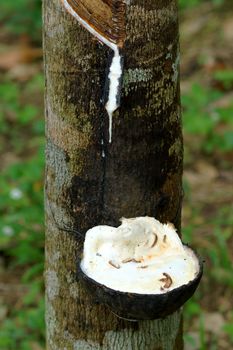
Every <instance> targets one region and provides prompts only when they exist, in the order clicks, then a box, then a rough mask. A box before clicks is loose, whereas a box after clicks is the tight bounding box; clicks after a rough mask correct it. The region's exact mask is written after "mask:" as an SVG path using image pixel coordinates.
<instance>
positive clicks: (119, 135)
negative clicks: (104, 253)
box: [44, 0, 183, 350]
mask: <svg viewBox="0 0 233 350" xmlns="http://www.w3.org/2000/svg"><path fill="white" fill-rule="evenodd" d="M125 3H126V41H125V45H124V49H123V54H124V77H123V87H122V98H121V106H120V108H119V109H118V110H117V111H116V112H115V113H114V116H113V132H112V143H111V144H110V143H109V142H108V116H107V113H106V110H105V108H104V106H103V105H102V104H101V102H100V101H101V98H102V94H103V86H104V81H105V76H106V67H107V66H108V61H109V56H111V54H112V53H111V50H110V49H109V48H108V47H106V46H103V45H101V44H100V43H98V42H97V41H96V40H95V38H93V36H92V35H91V34H89V33H88V32H87V31H86V30H85V29H83V28H82V27H81V26H80V25H79V24H78V23H77V22H76V21H75V20H74V19H73V18H72V17H71V16H70V15H69V14H68V13H66V12H65V10H64V9H63V7H62V5H61V3H60V0H44V52H45V79H46V92H45V105H46V125H47V127H46V136H47V147H46V179H45V197H46V198H45V203H46V227H47V229H46V230H47V234H46V268H45V281H46V323H47V349H49V350H71V349H72V350H79V349H80V350H87V349H93V350H97V349H101V350H125V349H132V350H145V349H146V350H170V349H171V350H181V349H182V348H183V345H182V329H181V328H182V325H181V313H180V311H178V312H176V313H175V314H173V315H171V316H169V317H167V318H166V319H164V320H155V321H142V322H128V321H124V320H122V319H119V318H117V317H116V316H115V315H113V314H112V313H111V312H110V311H109V310H108V309H107V308H106V307H104V306H102V305H97V304H94V303H93V302H92V301H91V300H90V299H89V297H88V295H86V293H85V291H84V290H83V289H82V286H81V285H80V283H79V282H78V281H77V280H76V266H75V264H76V259H77V256H78V255H80V254H81V252H82V248H83V241H82V239H80V237H78V236H77V235H75V234H72V233H68V232H66V231H65V230H62V229H61V227H64V226H66V227H69V228H73V229H76V230H78V231H80V232H81V233H82V234H83V236H85V232H86V230H87V229H89V228H90V227H93V226H95V225H99V224H108V225H117V226H118V225H119V219H120V218H121V217H136V216H144V215H149V216H153V217H156V218H157V219H158V220H160V221H162V222H168V221H169V222H173V223H174V224H175V226H176V227H177V229H178V231H179V232H180V212H181V200H182V184H181V177H182V149H183V147H182V132H181V117H180V95H179V43H178V19H177V17H178V16H177V4H176V1H175V0H157V1H152V0H134V1H125ZM50 209H52V211H53V212H54V218H53V214H52V211H51V210H50ZM54 219H55V220H54ZM55 222H56V223H55Z"/></svg>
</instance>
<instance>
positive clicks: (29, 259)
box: [0, 75, 44, 350]
mask: <svg viewBox="0 0 233 350" xmlns="http://www.w3.org/2000/svg"><path fill="white" fill-rule="evenodd" d="M38 93H39V94H40V95H41V94H42V93H43V78H42V76H41V75H38V76H36V77H35V78H34V79H33V80H32V81H30V82H28V83H27V84H26V85H24V86H21V85H20V84H18V83H14V82H11V81H8V80H6V81H3V82H2V83H1V84H0V96H1V101H0V102H1V106H2V109H1V112H0V127H1V129H2V133H1V141H2V142H1V148H2V150H1V151H2V152H8V156H10V154H12V155H14V157H15V156H16V157H19V160H18V161H15V162H13V164H11V165H9V166H7V167H5V168H3V170H2V171H1V177H0V214H1V221H0V247H1V248H0V252H1V254H2V255H3V256H5V258H7V259H6V261H8V260H9V261H10V263H9V266H8V269H9V271H10V273H11V272H13V271H14V270H15V269H16V271H18V268H19V267H20V266H21V269H22V274H21V283H22V285H24V286H25V289H26V291H27V292H26V293H25V295H24V297H23V300H21V306H20V308H19V309H13V310H11V311H10V314H9V316H8V318H6V319H5V321H4V322H3V324H2V325H1V328H0V349H4V350H14V349H19V350H29V349H30V350H31V349H32V345H31V344H32V342H37V343H40V344H41V345H44V298H43V289H44V287H43V278H42V276H43V265H44V264H43V261H44V227H43V217H44V214H43V172H44V121H43V115H42V108H43V107H42V106H38V105H37V103H36V101H35V102H34V103H33V102H32V103H28V104H25V103H24V100H25V99H26V100H28V99H29V96H30V97H31V99H32V100H33V98H34V97H35V96H36V95H37V94H38ZM33 96H34V97H33ZM22 159H23V160H22Z"/></svg>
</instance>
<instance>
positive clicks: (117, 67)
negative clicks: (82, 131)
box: [62, 0, 122, 143]
mask: <svg viewBox="0 0 233 350" xmlns="http://www.w3.org/2000/svg"><path fill="white" fill-rule="evenodd" d="M62 1H63V4H64V6H65V8H66V10H67V11H68V12H69V13H70V14H71V15H72V16H73V17H74V18H75V19H76V20H77V21H78V22H79V23H80V24H81V25H82V26H83V27H84V28H86V29H87V30H88V31H89V32H90V33H91V34H92V35H94V36H95V37H96V38H97V39H98V40H99V41H100V42H102V43H103V44H105V45H107V46H108V47H109V48H111V49H112V50H113V51H114V56H113V59H112V62H111V66H110V71H109V75H108V78H109V94H108V101H107V102H106V105H105V108H106V110H107V112H108V116H109V143H111V141H112V115H113V112H114V111H115V110H116V109H117V108H118V107H119V106H118V104H117V95H118V93H119V91H118V90H119V83H120V77H121V75H122V68H121V56H120V54H119V49H118V46H117V45H116V44H114V43H113V42H111V41H110V40H108V39H107V38H105V37H104V36H102V35H101V34H100V33H99V32H97V31H96V30H95V29H93V28H92V27H91V26H90V25H89V24H88V23H87V22H85V21H84V20H83V19H82V18H81V17H80V16H79V15H78V14H77V13H76V12H75V11H74V10H73V9H72V7H71V6H70V5H69V3H68V2H67V0H62Z"/></svg>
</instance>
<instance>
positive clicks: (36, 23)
mask: <svg viewBox="0 0 233 350" xmlns="http://www.w3.org/2000/svg"><path fill="white" fill-rule="evenodd" d="M41 3H42V2H41V0H17V1H6V0H2V1H1V11H0V22H2V23H3V22H4V27H5V29H7V30H8V31H9V32H10V33H12V34H14V35H20V34H25V33H26V34H29V35H30V37H31V38H32V39H33V40H36V41H40V40H41Z"/></svg>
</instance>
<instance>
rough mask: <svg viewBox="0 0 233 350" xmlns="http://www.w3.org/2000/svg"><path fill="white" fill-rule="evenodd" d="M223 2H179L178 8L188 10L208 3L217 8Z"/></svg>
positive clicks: (187, 0) (202, 0)
mask: <svg viewBox="0 0 233 350" xmlns="http://www.w3.org/2000/svg"><path fill="white" fill-rule="evenodd" d="M224 1H225V0H179V6H180V9H181V10H185V9H189V8H192V7H195V6H197V5H201V4H203V3H206V2H209V3H212V4H213V5H216V6H219V5H222V4H223V3H224Z"/></svg>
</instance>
